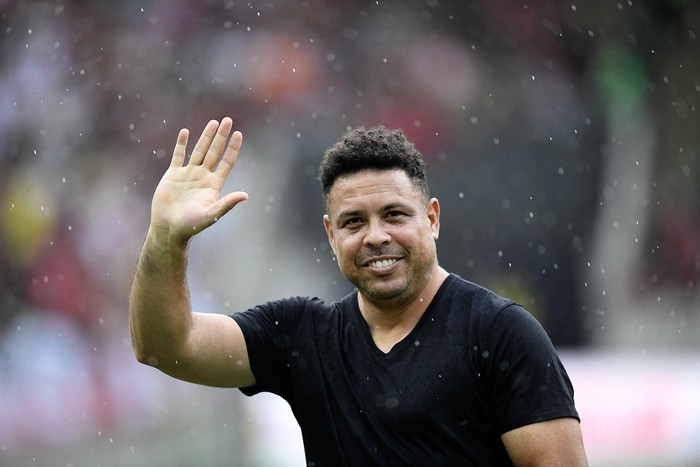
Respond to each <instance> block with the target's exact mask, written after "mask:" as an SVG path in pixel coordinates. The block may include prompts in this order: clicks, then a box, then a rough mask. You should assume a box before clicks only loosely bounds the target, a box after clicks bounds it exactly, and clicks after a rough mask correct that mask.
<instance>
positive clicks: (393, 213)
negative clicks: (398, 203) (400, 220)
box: [386, 210, 405, 217]
mask: <svg viewBox="0 0 700 467" xmlns="http://www.w3.org/2000/svg"><path fill="white" fill-rule="evenodd" d="M404 215H405V214H404V213H403V212H402V211H396V210H394V211H389V212H388V213H387V214H386V216H387V217H401V216H404Z"/></svg>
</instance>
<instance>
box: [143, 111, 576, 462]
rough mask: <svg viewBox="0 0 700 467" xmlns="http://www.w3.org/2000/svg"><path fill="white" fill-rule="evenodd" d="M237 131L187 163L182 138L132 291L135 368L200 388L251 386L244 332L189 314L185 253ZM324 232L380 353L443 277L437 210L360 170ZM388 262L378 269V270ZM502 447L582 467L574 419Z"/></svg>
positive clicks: (402, 185) (203, 145) (234, 199)
mask: <svg viewBox="0 0 700 467" xmlns="http://www.w3.org/2000/svg"><path fill="white" fill-rule="evenodd" d="M232 127H233V122H232V120H231V119H230V118H228V117H227V118H224V119H223V120H222V121H221V123H220V124H219V122H217V121H215V120H212V121H210V122H209V123H208V124H207V126H206V127H205V129H204V131H203V132H202V135H201V137H200V138H199V140H198V141H197V143H196V145H195V148H194V150H193V152H192V155H191V157H190V159H189V161H187V160H186V159H187V158H186V147H187V143H188V139H189V132H188V130H186V129H183V130H181V131H180V133H179V135H178V138H177V144H176V146H175V150H174V151H173V157H172V160H171V163H170V166H169V167H168V170H167V171H166V173H165V174H164V175H163V178H162V179H161V181H160V183H159V184H158V187H157V188H156V191H155V194H154V196H153V202H152V207H151V224H150V226H149V229H148V233H147V235H146V240H145V242H144V246H143V250H142V252H141V256H140V258H139V262H138V266H137V270H136V274H135V277H134V282H133V285H132V290H131V302H130V310H129V326H130V331H131V338H132V344H133V348H134V353H135V355H136V358H137V359H138V360H139V361H140V362H142V363H145V364H148V365H151V366H154V367H156V368H158V369H160V370H161V371H163V372H165V373H167V374H169V375H171V376H173V377H176V378H179V379H182V380H185V381H191V382H195V383H199V384H205V385H210V386H220V387H245V386H251V385H253V384H255V376H254V375H253V372H252V371H251V369H250V363H249V360H248V352H247V348H246V344H245V340H244V338H243V333H242V332H241V329H240V327H239V326H238V324H237V323H236V321H234V320H232V319H230V318H229V317H228V316H225V315H219V314H210V313H197V312H194V311H192V308H191V303H190V299H189V292H188V288H187V282H186V274H185V273H186V264H187V245H188V243H189V241H190V239H191V238H192V237H193V236H194V235H195V234H197V233H198V232H200V231H202V230H203V229H206V228H208V227H210V226H211V225H212V224H214V223H215V222H216V221H217V220H218V219H220V218H221V216H223V215H224V214H226V213H227V212H229V211H230V210H231V209H232V208H233V207H234V206H236V205H237V204H238V203H240V202H242V201H245V200H246V199H247V198H248V195H247V194H246V193H244V192H233V193H229V194H227V195H225V196H221V195H220V193H221V188H222V186H223V184H224V182H225V181H226V179H227V177H228V176H229V173H230V172H231V169H232V168H233V166H234V164H235V162H236V159H237V157H238V152H239V151H240V148H241V144H242V135H241V133H240V132H237V131H236V132H233V133H232ZM327 211H328V214H327V215H326V216H325V217H324V220H323V223H324V226H325V228H326V232H327V234H328V240H329V242H330V244H331V246H332V248H333V251H334V253H335V255H336V257H337V259H338V264H339V266H340V269H341V271H342V272H343V274H344V275H345V276H346V277H347V278H348V280H349V281H350V282H351V283H353V284H354V285H355V286H356V287H357V288H358V290H359V292H360V293H359V294H358V297H359V298H358V300H359V306H360V310H361V312H362V315H363V317H364V318H365V320H366V321H367V323H368V326H369V328H370V331H371V333H372V338H373V339H374V341H375V344H376V345H377V347H379V348H380V349H381V350H383V351H385V352H388V351H389V350H390V349H391V348H392V347H393V345H394V344H395V343H396V342H398V341H400V340H401V339H402V338H403V337H405V336H406V335H407V334H408V333H409V332H410V331H411V330H412V329H413V327H414V326H415V324H416V323H417V322H418V320H419V319H420V317H421V316H422V314H423V312H424V311H425V309H426V307H427V306H428V304H429V303H430V301H431V299H432V298H433V296H434V295H435V293H436V292H437V290H438V288H439V287H440V285H441V284H442V282H443V281H444V280H445V278H446V277H447V275H448V274H447V272H446V271H445V270H444V269H442V268H441V267H440V266H439V265H438V262H437V253H436V246H435V241H436V240H437V238H438V234H439V229H440V204H439V202H438V200H437V199H435V198H433V199H430V200H426V199H425V198H424V197H423V196H422V194H421V193H420V192H419V191H418V190H417V189H416V188H415V187H414V186H413V185H412V183H411V181H410V179H409V178H408V176H407V175H406V174H405V173H404V172H402V171H400V170H383V171H380V172H377V171H370V170H363V171H360V172H358V173H355V174H352V175H346V176H343V177H340V178H339V179H338V180H337V181H336V182H335V183H334V185H333V187H332V188H331V192H330V197H329V199H328V203H327ZM384 260H386V261H388V263H390V264H379V263H376V261H384ZM502 440H503V443H504V445H505V447H506V449H507V451H508V453H509V455H510V456H511V458H512V459H513V461H514V463H515V464H516V465H518V466H521V465H522V466H536V465H542V466H544V465H547V466H582V465H587V463H586V456H585V452H584V449H583V442H582V438H581V432H580V428H579V424H578V421H577V420H575V419H573V418H561V419H555V420H549V421H546V422H540V423H534V424H531V425H527V426H524V427H521V428H517V429H515V430H512V431H509V432H508V433H505V434H503V436H502Z"/></svg>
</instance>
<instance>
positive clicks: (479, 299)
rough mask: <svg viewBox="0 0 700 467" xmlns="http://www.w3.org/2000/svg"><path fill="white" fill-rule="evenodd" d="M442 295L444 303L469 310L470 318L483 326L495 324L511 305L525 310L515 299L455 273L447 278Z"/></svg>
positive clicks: (451, 306)
mask: <svg viewBox="0 0 700 467" xmlns="http://www.w3.org/2000/svg"><path fill="white" fill-rule="evenodd" d="M442 296H443V300H441V301H443V303H445V304H446V305H447V306H449V307H450V308H460V309H466V310H468V312H469V318H470V319H471V320H476V321H478V322H479V323H480V324H481V325H482V326H490V325H491V324H493V322H494V321H495V320H496V319H497V318H498V317H499V315H500V314H502V313H503V312H504V310H506V309H508V308H510V307H515V308H518V309H520V310H523V311H524V309H523V308H522V307H520V306H519V305H518V304H517V303H516V302H514V301H513V300H511V299H509V298H507V297H503V296H501V295H499V294H497V293H495V292H493V291H492V290H490V289H488V288H486V287H484V286H482V285H479V284H476V283H474V282H470V281H468V280H466V279H463V278H462V277H460V276H458V275H457V274H454V273H452V274H450V276H449V277H448V278H447V279H446V280H445V284H444V286H443V290H442Z"/></svg>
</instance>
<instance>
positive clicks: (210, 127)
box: [190, 120, 219, 165]
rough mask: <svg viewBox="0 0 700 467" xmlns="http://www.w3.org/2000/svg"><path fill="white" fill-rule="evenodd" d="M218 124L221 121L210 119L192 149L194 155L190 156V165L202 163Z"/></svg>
mask: <svg viewBox="0 0 700 467" xmlns="http://www.w3.org/2000/svg"><path fill="white" fill-rule="evenodd" d="M218 126H219V122H217V121H216V120H210V121H209V123H207V126H205V127H204V130H203V131H202V136H200V137H199V140H198V141H197V144H196V145H195V147H194V151H192V155H191V156H190V165H200V164H201V163H202V161H204V156H205V155H206V153H207V151H208V150H209V145H210V144H211V140H212V139H213V138H214V135H215V134H216V128H217V127H218Z"/></svg>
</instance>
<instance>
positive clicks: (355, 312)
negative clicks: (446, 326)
mask: <svg viewBox="0 0 700 467" xmlns="http://www.w3.org/2000/svg"><path fill="white" fill-rule="evenodd" d="M453 280H454V275H453V274H449V275H448V276H447V277H446V278H445V280H444V281H443V282H442V284H440V287H439V288H438V290H437V292H436V293H435V296H433V299H432V300H431V301H430V303H429V304H428V307H427V308H426V309H425V311H424V312H423V315H422V316H421V317H420V319H418V322H417V323H416V325H415V326H414V327H413V329H411V331H410V332H409V333H408V334H407V335H406V336H405V337H404V338H403V339H401V340H400V341H398V342H397V343H396V344H394V346H393V347H392V348H391V350H389V351H388V352H384V351H383V350H381V349H380V348H379V347H378V346H377V344H376V343H375V342H374V339H373V338H372V333H371V332H370V330H369V324H367V321H366V320H365V318H364V316H362V312H361V311H360V304H359V291H358V290H357V289H355V290H354V291H353V293H352V299H351V300H350V303H351V306H352V310H351V311H352V312H351V316H352V319H353V321H355V323H356V324H357V328H358V329H359V332H360V334H361V335H362V337H363V338H364V340H365V343H366V345H367V347H369V348H370V349H371V351H372V353H373V354H374V355H375V356H377V357H379V358H382V359H388V358H391V357H392V356H393V355H396V354H397V353H398V352H400V351H401V349H403V348H404V347H406V345H408V344H407V343H411V342H414V340H415V336H416V334H418V333H419V332H420V329H421V328H422V327H423V323H425V322H426V321H427V320H428V319H430V317H431V316H432V315H433V314H434V309H435V307H436V304H437V303H438V302H439V301H440V298H441V297H442V295H443V293H444V292H445V290H446V289H447V287H448V286H449V284H450V283H451V282H452V281H453Z"/></svg>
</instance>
